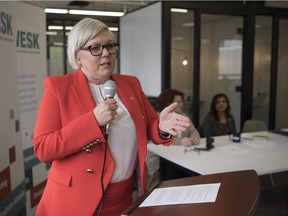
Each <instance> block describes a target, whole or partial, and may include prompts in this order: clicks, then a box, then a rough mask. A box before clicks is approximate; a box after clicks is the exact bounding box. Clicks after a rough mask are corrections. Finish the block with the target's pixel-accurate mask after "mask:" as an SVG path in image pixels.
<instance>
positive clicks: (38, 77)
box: [0, 2, 48, 216]
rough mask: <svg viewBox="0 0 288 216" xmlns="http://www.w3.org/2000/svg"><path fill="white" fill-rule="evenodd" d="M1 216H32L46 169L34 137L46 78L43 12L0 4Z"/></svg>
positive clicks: (30, 6) (20, 3)
mask: <svg viewBox="0 0 288 216" xmlns="http://www.w3.org/2000/svg"><path fill="white" fill-rule="evenodd" d="M0 18H1V19H0V46H1V51H0V63H1V71H0V92H1V93H0V94H1V108H0V117H1V130H0V135H1V140H0V142H1V144H0V150H1V158H0V162H1V163H0V164H1V165H0V215H5V216H6V215H7V216H9V215H16V214H17V215H35V208H36V205H37V204H38V202H39V199H40V197H41V194H42V192H43V188H44V186H45V181H46V176H47V169H48V167H47V166H46V165H45V164H40V163H39V161H38V159H37V158H35V156H34V151H33V146H32V142H31V141H32V138H33V132H34V126H35V121H36V116H37V109H38V105H39V103H40V99H41V97H42V94H43V80H44V78H45V77H46V74H47V63H46V62H47V60H46V35H45V32H46V17H45V13H44V9H42V8H38V7H35V6H33V5H30V4H27V3H24V2H0Z"/></svg>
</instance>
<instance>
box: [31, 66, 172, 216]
mask: <svg viewBox="0 0 288 216" xmlns="http://www.w3.org/2000/svg"><path fill="white" fill-rule="evenodd" d="M111 79H112V80H114V81H115V83H116V86H117V93H118V95H119V97H120V98H121V100H122V102H123V103H124V104H125V106H126V108H127V109H128V111H129V113H130V115H131V116H132V118H133V120H134V123H135V126H136V136H137V140H138V158H139V162H138V166H139V171H140V180H141V189H142V191H143V192H144V191H145V185H146V163H145V160H146V153H147V140H148V139H150V140H152V141H153V142H154V143H162V144H164V145H169V144H171V141H172V139H170V140H162V139H161V138H160V137H159V134H158V121H159V118H158V115H157V113H156V112H155V110H154V109H153V107H152V106H151V105H150V103H149V101H148V100H147V98H146V96H145V95H144V93H143V91H142V88H141V85H140V82H139V81H138V79H137V78H136V77H133V76H128V75H119V74H114V75H112V77H111ZM95 106H96V104H95V101H94V99H93V96H92V94H91V92H90V89H89V85H88V82H87V79H86V77H85V75H84V74H83V72H82V71H81V70H79V71H77V72H75V73H71V74H67V75H65V76H54V77H48V78H46V80H45V83H44V95H43V98H42V101H41V103H40V107H39V110H38V118H37V121H36V127H35V133H34V139H33V144H34V151H35V154H36V156H37V157H38V158H39V160H40V161H42V162H53V163H52V166H51V169H50V171H49V174H48V179H47V184H46V187H45V190H44V193H43V195H42V198H41V201H40V203H39V205H38V208H37V215H39V216H46V215H48V216H58V215H59V216H66V215H67V216H71V215H81V216H88V215H93V213H94V211H95V209H96V208H97V206H98V204H99V202H100V199H101V185H100V176H101V169H102V165H103V156H104V155H103V154H104V151H103V146H104V143H105V141H106V140H105V138H104V135H103V133H102V131H101V129H100V127H99V126H98V124H97V122H96V119H95V117H94V114H93V109H94V108H95ZM89 145H90V146H89ZM86 147H91V153H88V152H86V151H85V148H86ZM123 148H125V147H124V146H123ZM88 169H89V170H90V172H88V171H87V170H88ZM113 170H114V161H113V158H112V156H111V153H110V151H109V148H108V151H107V156H106V169H105V175H104V187H105V189H106V188H107V186H108V184H109V182H110V179H111V177H112V174H113Z"/></svg>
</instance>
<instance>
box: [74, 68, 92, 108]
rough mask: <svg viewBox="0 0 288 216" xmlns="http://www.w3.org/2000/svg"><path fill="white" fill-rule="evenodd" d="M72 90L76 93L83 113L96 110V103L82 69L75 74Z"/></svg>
mask: <svg viewBox="0 0 288 216" xmlns="http://www.w3.org/2000/svg"><path fill="white" fill-rule="evenodd" d="M71 89H72V91H73V92H74V94H75V97H76V99H77V102H78V104H79V106H80V107H81V109H82V110H83V113H86V112H89V111H91V110H93V109H94V108H95V106H96V103H95V101H94V98H93V96H92V93H91V91H90V88H89V84H88V81H87V78H86V76H85V75H84V73H83V72H82V70H81V69H80V70H78V71H77V72H75V73H74V80H73V82H72V84H71Z"/></svg>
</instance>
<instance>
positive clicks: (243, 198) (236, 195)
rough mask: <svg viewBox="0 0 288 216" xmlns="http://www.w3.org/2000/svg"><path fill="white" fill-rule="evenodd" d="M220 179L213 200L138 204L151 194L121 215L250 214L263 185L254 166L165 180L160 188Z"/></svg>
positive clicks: (199, 215) (138, 200)
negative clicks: (172, 203)
mask: <svg viewBox="0 0 288 216" xmlns="http://www.w3.org/2000/svg"><path fill="white" fill-rule="evenodd" d="M218 182H219V183H221V186H220V188H219V191H218V195H217V198H216V201H215V202H213V203H199V204H185V205H166V206H154V207H153V206H152V207H138V206H139V205H140V204H141V203H142V202H143V201H144V199H145V198H146V197H147V195H148V194H145V195H144V196H142V197H140V198H139V199H137V200H136V201H135V202H134V203H133V204H132V205H131V206H129V208H127V209H126V210H125V211H124V212H123V214H122V215H131V216H146V215H149V216H153V215H157V216H170V215H171V216H175V215H178V216H210V215H213V216H231V215H233V216H248V215H251V214H252V213H253V211H254V210H255V207H256V205H257V201H258V197H259V192H260V186H259V178H258V176H257V173H256V172H255V171H254V170H245V171H237V172H228V173H218V174H211V175H205V176H195V177H188V178H182V179H177V180H170V181H164V182H162V183H161V184H160V185H159V186H158V187H157V188H164V187H172V186H183V185H196V184H208V183H218Z"/></svg>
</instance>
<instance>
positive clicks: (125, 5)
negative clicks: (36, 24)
mask: <svg viewBox="0 0 288 216" xmlns="http://www.w3.org/2000/svg"><path fill="white" fill-rule="evenodd" d="M25 2H27V3H29V4H32V5H35V6H38V7H41V8H43V9H45V8H61V9H80V10H97V11H115V12H124V13H128V12H131V11H134V10H136V9H139V8H141V7H144V6H145V5H147V4H150V3H152V2H155V0H126V1H121V0H114V1H110V0H108V1H98V0H94V1H72V0H71V1H56V0H54V1H35V0H29V1H25ZM46 17H47V22H48V23H51V22H52V23H53V22H56V23H57V22H63V20H64V21H65V22H66V24H70V23H71V24H74V23H75V22H78V21H79V20H80V19H82V18H84V16H80V15H67V14H64V15H63V14H46ZM95 18H96V19H99V20H101V21H102V22H104V23H106V24H107V25H108V26H111V27H113V26H117V25H118V21H119V17H107V16H97V17H95Z"/></svg>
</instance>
